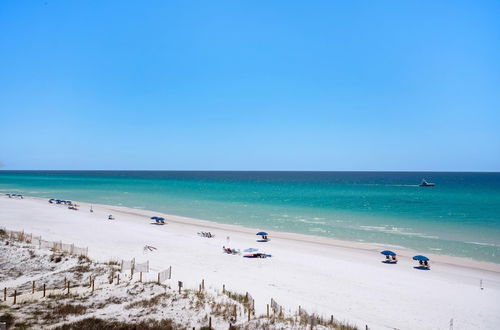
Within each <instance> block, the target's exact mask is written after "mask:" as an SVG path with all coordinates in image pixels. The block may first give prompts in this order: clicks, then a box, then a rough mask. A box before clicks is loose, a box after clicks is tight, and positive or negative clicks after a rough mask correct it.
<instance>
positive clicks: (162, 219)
mask: <svg viewBox="0 0 500 330" xmlns="http://www.w3.org/2000/svg"><path fill="white" fill-rule="evenodd" d="M156 220H159V221H164V220H165V218H162V217H157V218H156Z"/></svg>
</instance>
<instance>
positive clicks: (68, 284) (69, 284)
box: [68, 281, 70, 294]
mask: <svg viewBox="0 0 500 330" xmlns="http://www.w3.org/2000/svg"><path fill="white" fill-rule="evenodd" d="M69 286H70V281H68V294H69Z"/></svg>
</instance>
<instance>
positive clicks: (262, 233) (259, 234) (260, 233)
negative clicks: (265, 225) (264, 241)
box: [255, 231, 269, 236]
mask: <svg viewBox="0 0 500 330" xmlns="http://www.w3.org/2000/svg"><path fill="white" fill-rule="evenodd" d="M255 235H258V236H267V235H269V234H268V233H266V232H265V231H259V232H258V233H257V234H255Z"/></svg>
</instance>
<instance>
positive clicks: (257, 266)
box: [0, 196, 500, 329]
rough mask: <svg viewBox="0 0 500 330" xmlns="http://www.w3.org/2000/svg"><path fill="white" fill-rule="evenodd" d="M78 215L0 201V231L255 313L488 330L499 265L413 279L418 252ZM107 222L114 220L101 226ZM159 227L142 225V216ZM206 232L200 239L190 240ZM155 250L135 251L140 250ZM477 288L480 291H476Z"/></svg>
mask: <svg viewBox="0 0 500 330" xmlns="http://www.w3.org/2000/svg"><path fill="white" fill-rule="evenodd" d="M78 204H79V205H80V209H79V210H78V211H74V210H69V209H68V208H67V207H66V206H62V205H53V204H49V203H47V200H45V199H38V198H30V197H27V198H26V197H25V198H24V199H9V198H7V197H5V196H2V197H0V227H5V228H7V229H10V230H24V231H25V232H27V233H33V234H34V235H41V236H42V237H43V238H44V239H47V240H62V241H63V242H65V243H74V244H75V245H78V246H83V247H87V246H88V249H89V257H90V258H93V259H96V260H99V261H109V260H121V259H132V258H135V259H136V261H137V262H142V261H147V260H149V264H150V267H151V269H152V273H150V274H148V275H149V276H155V272H157V271H160V270H163V269H166V268H168V267H169V266H172V269H173V273H172V280H171V281H172V282H173V283H177V281H178V280H180V281H183V282H184V285H185V286H187V287H190V286H192V287H193V288H194V287H196V286H197V285H198V284H199V283H200V281H201V279H204V280H205V283H206V285H207V286H208V287H216V288H221V287H222V285H223V284H224V285H225V286H226V288H230V289H231V290H235V291H237V292H249V293H251V295H252V296H253V297H254V299H255V302H256V303H255V308H256V312H257V313H265V310H266V304H268V303H269V301H270V299H271V298H274V299H275V300H276V301H277V302H278V303H279V304H281V305H282V306H283V307H284V308H286V309H293V310H295V309H297V308H298V306H299V305H300V306H301V307H303V308H305V309H306V310H307V311H308V312H311V313H312V312H315V313H319V314H322V315H324V316H326V317H329V316H330V315H334V317H335V318H337V319H339V320H345V321H348V322H350V323H352V324H355V325H358V326H359V327H360V328H364V327H365V325H368V326H369V328H370V329H394V328H397V329H450V320H452V319H453V329H498V328H500V265H498V264H492V263H485V262H478V261H473V260H467V259H461V258H454V257H447V256H438V255H428V254H426V255H427V256H429V257H430V258H431V270H428V271H425V270H418V269H414V268H413V267H414V266H415V265H416V262H415V261H413V260H411V256H413V255H415V254H418V251H409V250H406V249H402V248H397V247H389V246H381V245H376V244H363V243H356V242H345V241H335V240H331V239H326V238H317V237H312V236H305V235H298V234H290V233H275V232H272V231H268V229H267V228H260V229H261V230H265V231H268V232H269V233H270V238H271V241H270V242H266V243H259V242H256V240H257V237H256V236H255V233H256V231H255V230H254V229H249V228H243V227H238V226H232V225H223V224H217V223H213V222H208V221H202V220H196V219H189V218H184V217H179V216H172V215H167V214H161V213H157V212H150V211H145V210H137V209H132V208H125V207H117V206H106V205H95V204H94V205H93V210H94V212H92V213H91V212H89V209H90V205H89V204H87V203H78ZM108 214H113V216H114V217H115V220H107V216H108ZM153 215H157V216H163V217H165V218H167V221H166V223H167V224H165V225H163V226H159V225H155V224H151V221H150V220H149V217H150V216H153ZM201 231H205V232H208V231H209V232H211V233H212V234H214V235H216V237H215V238H203V237H200V236H198V235H197V232H201ZM145 245H150V246H154V247H156V248H157V250H155V251H148V252H144V249H143V248H144V246H145ZM222 246H226V247H231V248H238V249H240V250H242V251H243V250H244V249H246V248H250V247H254V248H259V249H260V250H261V251H263V252H266V253H268V254H271V255H272V257H271V258H265V259H247V258H243V257H242V256H239V255H228V254H224V253H222ZM385 248H391V249H393V250H396V252H398V254H399V262H398V264H396V265H390V264H384V263H382V262H381V261H382V260H383V256H382V255H380V253H379V252H380V250H382V249H385ZM480 280H482V283H483V286H484V290H481V289H480V285H479V284H480Z"/></svg>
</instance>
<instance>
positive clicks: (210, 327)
mask: <svg viewBox="0 0 500 330" xmlns="http://www.w3.org/2000/svg"><path fill="white" fill-rule="evenodd" d="M208 328H209V329H210V330H212V317H209V318H208Z"/></svg>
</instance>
